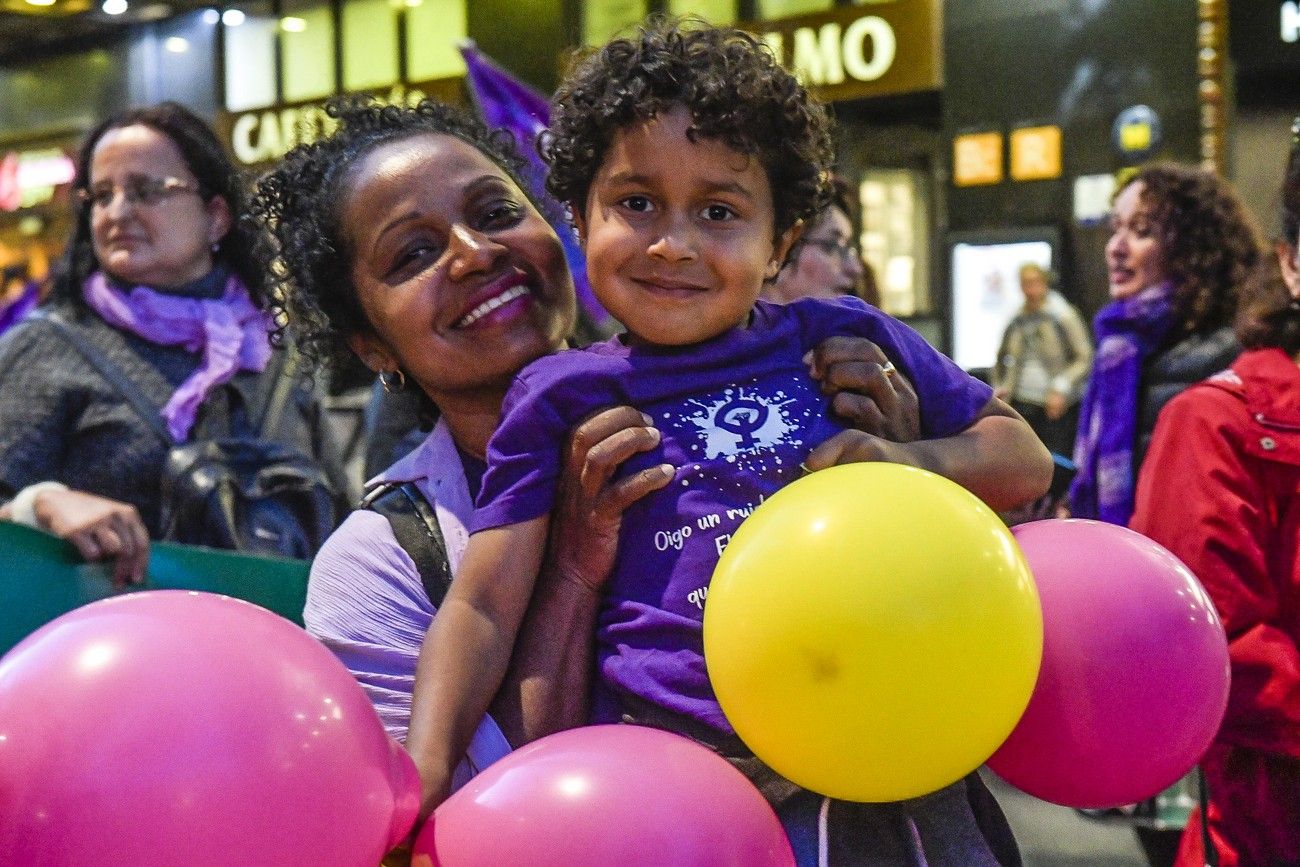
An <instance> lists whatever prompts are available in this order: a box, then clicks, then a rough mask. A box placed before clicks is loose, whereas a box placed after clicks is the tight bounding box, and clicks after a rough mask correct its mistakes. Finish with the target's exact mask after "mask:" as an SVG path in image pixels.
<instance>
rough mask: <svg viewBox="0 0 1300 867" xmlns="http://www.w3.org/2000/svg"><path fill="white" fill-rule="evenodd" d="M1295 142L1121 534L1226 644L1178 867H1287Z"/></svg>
mask: <svg viewBox="0 0 1300 867" xmlns="http://www.w3.org/2000/svg"><path fill="white" fill-rule="evenodd" d="M1295 133H1296V135H1297V139H1296V144H1293V146H1292V149H1291V155H1290V158H1289V160H1288V163H1287V168H1286V175H1285V180H1284V183H1283V187H1282V232H1283V234H1282V240H1280V241H1279V242H1278V243H1277V261H1278V263H1279V265H1280V266H1281V276H1280V277H1279V276H1278V275H1277V272H1276V271H1275V270H1274V269H1271V268H1268V269H1261V273H1260V274H1259V275H1258V276H1257V278H1256V280H1255V281H1253V283H1252V284H1251V285H1250V287H1249V288H1248V289H1247V290H1246V291H1245V292H1243V299H1242V301H1243V304H1242V306H1243V315H1242V317H1241V320H1240V322H1239V323H1238V328H1237V333H1238V335H1239V336H1240V338H1241V343H1242V345H1243V346H1244V347H1245V351H1244V352H1243V353H1242V354H1241V355H1240V357H1238V358H1237V359H1236V361H1234V362H1233V363H1232V366H1231V367H1230V368H1228V369H1227V370H1224V371H1222V372H1220V373H1217V374H1215V375H1214V376H1212V377H1210V378H1209V379H1208V380H1206V381H1205V382H1202V383H1200V384H1198V385H1195V386H1193V387H1191V388H1189V389H1187V390H1186V391H1185V392H1183V393H1182V394H1180V395H1178V396H1177V397H1175V398H1174V399H1173V400H1171V401H1170V402H1169V405H1168V406H1167V407H1165V409H1164V411H1163V412H1161V414H1160V419H1159V421H1158V422H1157V424H1156V429H1155V433H1154V436H1153V438H1152V441H1151V448H1150V450H1149V451H1148V452H1147V460H1146V463H1145V464H1143V467H1142V473H1141V476H1140V477H1139V479H1138V488H1137V507H1136V510H1135V512H1134V514H1133V519H1132V522H1131V523H1130V526H1131V527H1132V528H1133V529H1134V530H1137V531H1138V532H1140V533H1143V534H1145V535H1147V536H1149V537H1151V538H1152V539H1154V540H1155V541H1157V542H1159V543H1160V544H1162V545H1164V546H1165V547H1166V548H1168V549H1169V550H1170V551H1172V552H1173V553H1174V554H1175V555H1177V556H1178V557H1179V559H1181V560H1182V561H1183V562H1184V563H1186V564H1187V565H1188V567H1189V568H1191V570H1192V572H1194V573H1195V574H1196V576H1197V578H1199V579H1200V581H1201V583H1202V584H1204V585H1205V589H1206V591H1208V593H1209V594H1210V597H1211V598H1212V599H1213V600H1214V604H1215V607H1216V608H1217V609H1218V612H1219V615H1220V617H1221V618H1222V619H1223V625H1224V628H1225V629H1226V630H1227V633H1228V654H1229V660H1230V664H1231V668H1232V684H1231V688H1230V691H1229V694H1228V710H1227V714H1226V715H1225V716H1224V719H1223V725H1222V727H1221V728H1220V730H1219V733H1218V735H1217V736H1216V738H1215V740H1214V743H1213V744H1212V745H1211V747H1210V749H1209V751H1208V752H1207V753H1206V755H1205V757H1204V758H1203V759H1202V760H1201V769H1202V771H1203V774H1204V777H1203V779H1204V782H1205V785H1206V794H1207V797H1208V804H1209V809H1208V810H1207V811H1206V813H1205V815H1204V816H1201V815H1200V813H1199V811H1198V812H1196V813H1193V815H1192V816H1191V817H1190V819H1189V820H1188V823H1187V827H1186V829H1185V831H1184V832H1183V835H1182V843H1181V846H1180V847H1179V851H1178V858H1177V863H1178V864H1179V865H1183V867H1200V865H1203V864H1216V863H1217V864H1219V865H1221V867H1247V865H1257V867H1265V865H1282V864H1300V253H1298V252H1297V251H1298V250H1300V121H1297V125H1296V127H1295ZM1203 803H1204V801H1203ZM1207 842H1208V843H1209V845H1210V847H1211V849H1212V850H1213V851H1212V852H1210V851H1207V849H1206V845H1205V844H1206V843H1207ZM1216 856H1217V860H1216Z"/></svg>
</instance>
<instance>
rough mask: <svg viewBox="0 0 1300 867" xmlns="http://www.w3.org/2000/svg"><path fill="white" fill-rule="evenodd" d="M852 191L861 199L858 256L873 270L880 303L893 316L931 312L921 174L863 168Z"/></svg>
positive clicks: (924, 190) (926, 214)
mask: <svg viewBox="0 0 1300 867" xmlns="http://www.w3.org/2000/svg"><path fill="white" fill-rule="evenodd" d="M858 195H859V199H860V201H861V203H862V234H861V236H860V237H859V241H860V243H861V245H862V258H863V259H865V260H866V262H867V264H868V265H870V266H871V268H872V269H873V270H874V271H875V274H876V283H877V285H879V287H880V297H881V301H880V306H881V308H882V309H883V310H884V311H885V312H886V313H889V314H890V315H893V316H920V315H925V314H929V313H931V312H933V310H932V307H933V305H932V302H931V300H930V286H929V284H930V274H929V270H930V269H929V259H928V258H927V255H928V254H927V251H928V250H929V249H930V238H929V232H930V230H929V226H930V220H929V201H928V187H927V186H926V176H925V174H924V173H922V172H919V171H910V170H906V169H872V170H869V171H866V172H864V173H863V175H862V181H861V184H860V185H859V187H858Z"/></svg>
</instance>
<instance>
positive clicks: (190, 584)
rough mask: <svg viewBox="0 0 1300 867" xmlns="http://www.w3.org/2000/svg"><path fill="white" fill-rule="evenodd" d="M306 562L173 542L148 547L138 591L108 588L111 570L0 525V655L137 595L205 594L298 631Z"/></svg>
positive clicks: (66, 547) (26, 531) (25, 530)
mask: <svg viewBox="0 0 1300 867" xmlns="http://www.w3.org/2000/svg"><path fill="white" fill-rule="evenodd" d="M310 565H311V564H310V563H308V562H307V561H306V560H289V559H285V558H273V557H254V556H252V555H249V554H240V553H237V552H234V551H219V550H217V549H215V548H201V547H198V546H195V545H178V544H176V543H174V542H155V543H153V544H152V545H151V546H150V553H149V570H148V572H147V573H146V575H145V582H144V584H142V585H137V586H132V587H130V588H129V589H125V590H124V589H120V588H116V587H114V586H113V581H112V571H111V568H110V567H109V566H106V565H104V564H102V563H87V562H85V561H84V560H82V559H81V557H80V556H79V555H78V554H77V551H76V549H75V548H73V547H72V545H70V544H69V543H67V542H64V541H62V540H61V539H57V538H55V537H54V536H51V535H49V534H48V533H43V532H41V531H39V530H33V529H31V528H29V527H23V526H20V525H18V524H12V523H9V522H5V521H0V654H3V653H5V652H7V651H8V650H9V648H11V647H13V645H15V644H17V643H18V642H19V641H21V640H22V639H23V638H24V637H25V636H27V635H28V634H29V633H31V632H33V631H34V630H36V629H37V628H39V627H40V626H42V625H44V624H46V623H48V622H49V621H51V620H53V619H54V618H56V617H58V616H59V615H61V614H65V613H67V612H69V611H71V610H73V609H74V608H79V607H80V606H82V605H85V604H86V603H88V602H94V601H95V600H97V599H106V598H108V597H110V596H115V595H117V594H119V593H124V592H134V591H137V590H172V589H178V590H204V591H207V592H209V593H221V594H224V595H226V596H233V597H235V598H238V599H245V600H247V601H249V602H253V603H255V604H257V605H261V606H262V607H263V608H268V609H270V610H271V611H274V612H275V613H276V614H280V615H282V616H284V617H287V618H288V619H290V620H292V621H293V622H294V623H297V624H299V625H302V608H303V603H304V602H305V601H306V598H307V572H308V569H309V568H310Z"/></svg>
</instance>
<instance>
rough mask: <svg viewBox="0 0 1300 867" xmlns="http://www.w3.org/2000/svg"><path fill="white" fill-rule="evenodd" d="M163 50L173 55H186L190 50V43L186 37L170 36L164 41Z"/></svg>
mask: <svg viewBox="0 0 1300 867" xmlns="http://www.w3.org/2000/svg"><path fill="white" fill-rule="evenodd" d="M163 48H166V49H167V50H168V51H170V52H171V53H172V54H184V53H185V52H187V51H189V50H190V41H189V40H188V39H186V38H185V37H184V36H168V37H167V38H166V39H165V40H163Z"/></svg>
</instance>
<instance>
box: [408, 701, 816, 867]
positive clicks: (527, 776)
mask: <svg viewBox="0 0 1300 867" xmlns="http://www.w3.org/2000/svg"><path fill="white" fill-rule="evenodd" d="M413 851H414V858H413V860H412V862H411V863H412V865H413V867H421V865H425V867H427V865H429V864H431V863H432V864H434V865H438V867H500V865H509V864H528V865H530V867H609V865H613V864H636V865H638V867H793V865H794V855H793V854H792V853H791V851H790V844H789V842H788V841H787V840H786V837H785V832H784V831H783V830H782V828H781V823H780V822H779V821H778V820H777V818H776V814H775V813H773V812H772V809H771V807H769V806H768V804H767V802H766V801H765V800H763V797H762V795H760V794H759V793H758V790H757V789H755V788H754V787H753V786H752V785H751V784H750V782H749V781H748V780H746V779H745V777H744V776H743V775H742V774H741V773H740V772H739V771H737V770H736V769H735V768H733V767H732V766H731V765H730V764H728V763H727V761H726V760H725V759H723V758H720V757H719V756H717V755H715V754H714V753H712V752H710V751H709V750H707V749H705V748H704V747H702V746H700V745H699V744H697V743H695V742H693V741H690V740H687V739H686V738H682V737H678V736H677V735H674V734H669V733H668V732H664V731H660V730H658V729H651V728H643V727H641V726H632V725H610V726H591V727H588V728H580V729H571V730H569V731H565V732H560V733H559V734H554V735H551V736H550V737H546V738H542V739H541V740H539V741H536V742H534V743H532V744H529V745H528V746H526V747H523V748H522V749H519V750H516V751H515V752H513V753H511V754H510V755H508V756H506V757H505V758H503V759H501V760H500V761H498V762H497V763H496V764H494V765H492V766H491V767H490V768H488V769H487V770H486V771H484V772H483V773H481V774H479V775H478V776H477V777H475V778H474V779H472V780H470V781H469V783H467V784H466V785H465V787H464V788H462V789H461V790H460V791H458V792H456V794H454V795H452V796H451V797H450V798H449V799H448V800H447V801H446V802H445V803H443V805H442V806H441V807H439V808H438V809H437V811H436V812H434V814H433V818H432V819H431V820H430V821H429V822H428V823H427V824H426V825H425V826H424V829H423V830H422V831H421V832H420V835H419V837H418V838H417V839H416V843H415V849H414V850H413Z"/></svg>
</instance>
